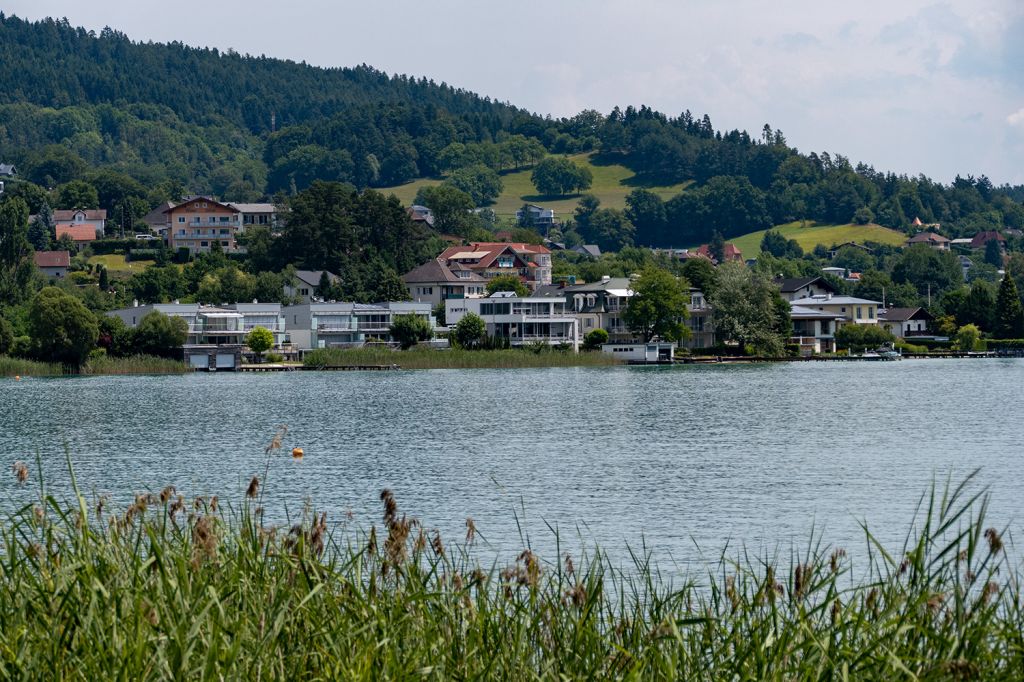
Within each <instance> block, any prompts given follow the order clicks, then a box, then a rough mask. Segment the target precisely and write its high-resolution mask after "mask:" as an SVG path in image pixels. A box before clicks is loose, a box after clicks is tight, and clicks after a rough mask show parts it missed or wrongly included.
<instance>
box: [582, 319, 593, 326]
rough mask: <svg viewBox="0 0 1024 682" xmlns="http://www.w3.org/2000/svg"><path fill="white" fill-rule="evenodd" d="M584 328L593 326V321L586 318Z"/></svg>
mask: <svg viewBox="0 0 1024 682" xmlns="http://www.w3.org/2000/svg"><path fill="white" fill-rule="evenodd" d="M584 326H585V327H587V328H590V327H593V326H594V321H593V320H591V319H590V318H589V317H588V318H587V322H586V324H585V325H584Z"/></svg>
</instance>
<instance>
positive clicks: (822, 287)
mask: <svg viewBox="0 0 1024 682" xmlns="http://www.w3.org/2000/svg"><path fill="white" fill-rule="evenodd" d="M837 269H841V268H837ZM775 284H776V286H778V287H779V293H780V294H782V298H784V299H786V300H787V301H795V300H797V299H798V298H810V297H812V296H828V295H830V294H837V293H839V292H837V291H836V288H835V287H834V286H832V284H830V283H829V281H828V280H827V279H825V278H824V277H820V276H819V277H796V278H791V279H782V278H780V279H776V280H775Z"/></svg>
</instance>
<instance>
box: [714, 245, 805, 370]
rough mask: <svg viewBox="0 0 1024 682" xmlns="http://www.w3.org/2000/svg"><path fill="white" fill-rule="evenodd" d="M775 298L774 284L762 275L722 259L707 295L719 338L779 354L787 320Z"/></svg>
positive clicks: (776, 288) (776, 296)
mask: <svg viewBox="0 0 1024 682" xmlns="http://www.w3.org/2000/svg"><path fill="white" fill-rule="evenodd" d="M705 295H707V294H705ZM779 299H781V296H780V294H779V290H778V287H776V286H775V285H774V284H772V282H771V280H769V279H768V278H767V277H765V276H764V275H762V274H760V273H758V272H756V271H754V270H751V269H750V268H747V267H746V266H744V265H743V264H742V263H723V264H722V265H720V266H719V267H718V281H717V283H716V287H715V290H714V293H713V294H712V295H710V296H708V302H709V303H710V304H711V307H712V309H713V311H714V323H715V333H716V335H717V336H718V337H719V339H720V340H721V341H735V342H737V343H739V344H741V345H742V346H746V345H751V346H753V347H754V350H755V351H756V352H758V353H760V354H763V355H781V354H782V353H783V350H784V348H785V343H786V340H787V338H788V335H787V334H786V331H785V330H786V328H787V327H788V326H789V325H790V321H789V315H788V312H787V311H786V309H784V307H783V306H782V305H780V304H779V303H778V301H779Z"/></svg>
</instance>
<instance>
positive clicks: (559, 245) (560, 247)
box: [542, 237, 565, 251]
mask: <svg viewBox="0 0 1024 682" xmlns="http://www.w3.org/2000/svg"><path fill="white" fill-rule="evenodd" d="M542 243H543V244H544V246H546V247H548V249H549V250H551V251H565V242H553V241H551V240H550V239H548V238H547V237H545V238H544V240H543V242H542Z"/></svg>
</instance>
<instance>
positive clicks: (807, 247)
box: [729, 221, 907, 258]
mask: <svg viewBox="0 0 1024 682" xmlns="http://www.w3.org/2000/svg"><path fill="white" fill-rule="evenodd" d="M772 229H773V230H775V231H777V232H780V233H781V234H782V236H784V237H785V238H786V239H795V240H796V241H797V243H798V244H800V246H801V247H802V248H803V250H804V251H812V250H813V249H814V247H815V246H817V245H819V244H821V245H822V246H832V245H834V244H842V243H844V242H857V243H858V244H863V243H865V242H878V243H879V244H888V245H890V246H903V244H904V243H905V242H906V241H907V235H905V234H903V233H902V232H897V231H895V230H890V229H889V228H887V227H882V226H881V225H853V224H847V225H819V224H816V223H808V224H806V226H805V223H804V222H803V221H796V222H792V223H786V224H784V225H778V226H776V227H774V228H772ZM765 232H767V230H758V231H757V232H751V233H749V234H745V235H742V236H739V237H733V238H732V239H730V240H729V242H730V243H732V244H733V245H735V246H736V248H738V249H739V250H740V252H741V253H742V254H743V257H744V258H755V257H757V254H759V253H760V252H761V239H762V238H764V233H765Z"/></svg>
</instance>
